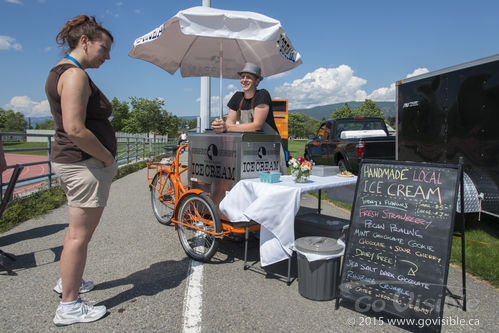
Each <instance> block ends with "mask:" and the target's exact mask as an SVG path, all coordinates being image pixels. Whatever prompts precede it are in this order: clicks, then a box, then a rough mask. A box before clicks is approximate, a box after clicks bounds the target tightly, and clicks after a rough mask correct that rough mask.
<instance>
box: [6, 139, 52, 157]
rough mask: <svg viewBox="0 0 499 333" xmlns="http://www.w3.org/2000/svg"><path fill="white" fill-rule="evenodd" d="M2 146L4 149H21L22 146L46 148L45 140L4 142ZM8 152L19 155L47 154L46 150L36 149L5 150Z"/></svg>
mask: <svg viewBox="0 0 499 333" xmlns="http://www.w3.org/2000/svg"><path fill="white" fill-rule="evenodd" d="M3 146H4V148H5V149H23V148H42V149H43V148H47V147H48V143H47V142H4V143H3ZM7 153H10V154H21V155H39V156H48V151H47V150H36V151H16V152H7Z"/></svg>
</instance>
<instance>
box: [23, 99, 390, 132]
mask: <svg viewBox="0 0 499 333" xmlns="http://www.w3.org/2000/svg"><path fill="white" fill-rule="evenodd" d="M362 103H363V102H353V101H352V102H346V104H348V106H350V108H351V109H352V110H353V109H355V108H358V107H359V106H360V105H362ZM375 103H376V104H377V105H378V106H379V108H380V109H381V111H383V112H384V113H385V119H387V118H390V117H395V102H375ZM344 104H345V103H336V104H327V105H321V106H316V107H313V108H310V109H293V110H289V113H295V112H299V113H303V114H306V115H308V116H310V117H312V118H315V119H318V120H322V119H329V118H330V117H331V114H332V113H333V112H334V111H335V110H336V109H339V108H341V107H342V106H343V105H344ZM197 117H199V116H198V115H197V116H181V117H179V118H184V119H188V120H191V119H195V118H197ZM215 118H216V117H212V119H215ZM25 119H26V122H28V119H30V121H31V126H33V127H35V126H36V125H37V124H39V123H43V122H44V121H46V120H49V119H53V118H52V116H46V117H25Z"/></svg>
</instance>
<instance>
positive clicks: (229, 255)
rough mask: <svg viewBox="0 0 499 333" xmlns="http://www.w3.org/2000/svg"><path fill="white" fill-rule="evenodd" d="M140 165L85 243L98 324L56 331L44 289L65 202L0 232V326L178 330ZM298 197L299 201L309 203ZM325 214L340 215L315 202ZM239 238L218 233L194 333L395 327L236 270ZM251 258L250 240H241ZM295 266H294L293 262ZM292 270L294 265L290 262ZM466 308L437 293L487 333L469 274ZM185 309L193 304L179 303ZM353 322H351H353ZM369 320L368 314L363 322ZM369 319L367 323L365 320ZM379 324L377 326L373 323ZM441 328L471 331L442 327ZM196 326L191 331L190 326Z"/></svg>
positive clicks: (181, 296) (173, 274)
mask: <svg viewBox="0 0 499 333" xmlns="http://www.w3.org/2000/svg"><path fill="white" fill-rule="evenodd" d="M145 178H146V173H145V170H141V171H138V172H136V173H133V174H131V175H128V176H126V177H124V178H121V179H119V180H117V181H116V182H115V183H113V186H112V189H111V197H110V201H109V206H108V208H106V210H105V212H104V215H103V218H102V221H101V224H100V225H99V227H98V229H97V231H96V233H95V235H94V238H93V240H92V243H91V246H90V250H89V256H88V265H87V268H86V272H85V278H86V279H91V280H93V281H95V282H96V284H97V285H96V288H95V290H94V291H92V292H90V293H88V294H85V295H84V297H83V298H84V299H85V300H87V301H88V302H90V303H92V304H104V305H106V306H107V307H108V312H109V314H108V315H107V316H106V317H105V318H103V319H102V320H100V321H97V322H95V323H90V324H77V325H73V326H69V327H66V328H56V327H55V326H54V325H53V323H52V318H53V315H54V311H55V309H56V306H57V304H58V302H59V297H58V295H57V294H55V293H54V292H53V291H52V287H53V286H54V284H55V282H56V280H57V278H58V266H59V265H58V264H59V263H58V261H59V258H60V253H61V249H62V247H61V244H62V240H63V236H64V232H65V228H66V226H67V225H66V221H67V207H61V208H58V209H55V210H53V211H52V212H51V213H49V214H47V215H46V216H43V217H41V218H38V219H32V220H29V221H27V222H25V223H23V224H21V225H19V226H17V227H16V228H14V229H12V230H10V231H9V232H6V233H4V234H1V235H0V247H1V248H2V250H4V251H7V252H10V253H13V254H15V255H16V256H17V261H16V262H15V263H13V264H11V267H12V268H13V269H14V270H15V271H16V272H17V274H18V275H17V276H8V275H6V274H5V272H4V271H2V272H0V283H1V297H0V332H52V331H54V332H55V331H57V332H66V331H67V332H182V331H183V329H184V318H183V313H184V307H185V305H186V302H185V297H186V292H187V285H188V284H189V283H190V282H192V281H191V280H190V279H189V272H191V276H192V271H190V267H191V261H190V260H189V259H188V258H187V257H186V255H185V253H184V251H183V250H182V248H181V246H180V243H179V241H178V238H177V234H176V232H175V231H174V229H173V227H170V226H163V225H160V224H159V223H157V222H156V221H155V219H154V216H153V214H152V212H151V208H150V201H149V191H148V188H147V186H146V185H145ZM314 200H315V199H313V198H311V197H310V196H308V195H307V196H304V198H303V200H302V204H303V206H309V207H310V206H315V204H316V203H315V201H314ZM322 206H323V209H324V210H325V212H326V213H328V214H332V215H337V216H340V217H345V218H346V217H348V214H347V213H345V212H343V211H339V210H337V209H334V208H333V207H332V206H330V205H328V204H326V203H323V205H322ZM243 244H244V243H234V242H231V241H229V240H224V241H223V242H222V244H221V246H220V250H219V252H218V253H217V254H216V255H215V257H214V260H213V262H212V263H210V264H205V265H203V266H201V267H202V279H201V284H200V285H199V286H198V287H199V289H198V291H199V295H198V296H196V297H195V299H198V300H202V302H201V303H200V306H201V314H202V317H201V322H200V327H196V326H195V327H194V329H195V328H200V330H198V331H202V332H236V331H237V332H339V331H342V332H357V331H359V329H361V330H362V331H363V332H379V331H384V332H404V330H402V329H401V328H398V327H395V326H389V325H388V324H386V323H385V324H383V323H382V322H379V321H378V322H376V324H377V325H374V323H375V322H373V321H372V319H370V317H364V316H363V315H362V314H360V313H358V312H354V311H352V310H349V309H347V308H344V307H341V308H340V309H339V310H334V302H332V301H328V302H316V301H311V300H308V299H305V298H303V297H302V296H300V294H299V293H298V281H296V280H295V281H294V282H293V283H292V284H291V285H290V286H287V285H286V283H284V282H282V281H279V280H276V279H273V278H269V277H266V276H265V275H262V274H259V273H257V272H254V271H245V270H243V262H242V258H243ZM250 257H251V258H254V259H256V258H258V243H257V241H252V242H251V243H250ZM295 267H296V266H295ZM293 276H296V268H294V269H293ZM467 282H468V295H469V301H468V311H467V312H463V311H462V310H461V309H459V308H457V307H456V306H455V305H454V304H455V302H454V301H453V300H452V299H450V298H446V303H447V304H446V305H445V308H444V318H449V316H450V317H451V318H454V319H462V320H466V321H468V320H473V323H475V320H478V321H479V326H476V327H474V328H475V329H476V331H480V332H494V331H495V330H496V329H497V326H498V325H497V324H498V318H499V313H498V309H499V301H498V299H499V297H498V295H499V294H498V292H497V291H496V290H494V289H493V288H491V287H488V286H487V285H485V284H483V283H480V282H478V281H476V280H475V279H473V278H471V277H469V278H468V280H467ZM460 283H461V280H460V273H459V272H458V271H457V270H456V269H453V268H451V269H450V274H449V286H450V289H451V291H453V292H456V293H459V291H460V287H459V286H460ZM187 310H188V311H190V310H192V309H187ZM353 320H355V323H353ZM369 320H370V321H369ZM368 323H370V325H367V324H368ZM380 324H383V327H382V328H381V327H380V326H379V325H380ZM442 330H443V331H444V332H455V331H471V327H470V326H462V325H461V326H445V327H443V329H442ZM193 331H196V330H193Z"/></svg>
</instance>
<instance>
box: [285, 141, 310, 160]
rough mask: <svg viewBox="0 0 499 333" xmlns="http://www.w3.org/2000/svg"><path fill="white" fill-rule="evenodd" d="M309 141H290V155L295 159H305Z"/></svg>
mask: <svg viewBox="0 0 499 333" xmlns="http://www.w3.org/2000/svg"><path fill="white" fill-rule="evenodd" d="M306 143H307V140H288V150H289V154H290V155H291V156H293V157H295V158H296V157H300V156H301V157H303V154H304V153H305V144H306Z"/></svg>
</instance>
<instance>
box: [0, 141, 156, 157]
mask: <svg viewBox="0 0 499 333" xmlns="http://www.w3.org/2000/svg"><path fill="white" fill-rule="evenodd" d="M3 145H4V148H5V149H24V148H40V149H43V148H47V147H48V143H47V142H4V143H3ZM132 145H133V143H131V144H130V147H132ZM164 145H165V144H163V143H162V144H159V143H156V144H153V147H152V148H153V149H155V150H158V147H159V148H160V149H159V150H160V151H161V150H162V147H163V146H164ZM123 149H126V143H122V142H118V151H120V150H123ZM8 153H10V154H21V155H39V156H48V151H47V150H36V151H16V152H8ZM146 153H148V152H146ZM149 156H151V154H149Z"/></svg>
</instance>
